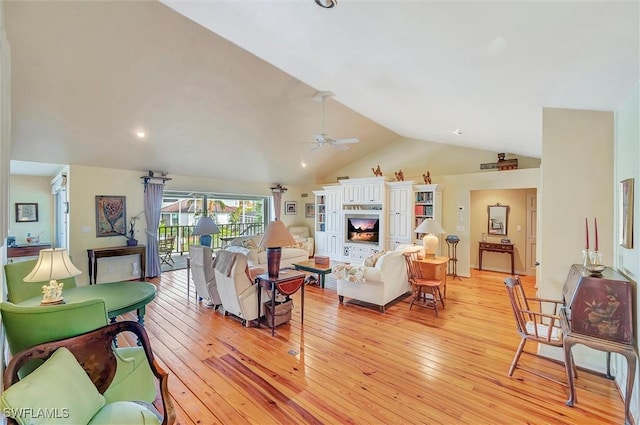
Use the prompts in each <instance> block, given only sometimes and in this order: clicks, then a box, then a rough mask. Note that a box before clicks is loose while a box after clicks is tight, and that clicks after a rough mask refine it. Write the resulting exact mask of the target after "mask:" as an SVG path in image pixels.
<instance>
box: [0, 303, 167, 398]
mask: <svg viewBox="0 0 640 425" xmlns="http://www.w3.org/2000/svg"><path fill="white" fill-rule="evenodd" d="M0 312H1V314H2V326H3V327H4V331H5V335H6V338H7V342H8V343H9V351H10V352H11V354H12V355H15V354H17V353H19V352H21V351H23V350H26V349H28V348H31V347H33V346H35V345H38V344H41V343H45V342H49V341H57V340H60V339H64V338H70V337H73V336H76V335H80V334H83V333H85V332H89V331H93V330H95V329H98V328H101V327H103V326H105V325H107V322H108V320H107V307H106V305H105V302H104V300H103V299H101V298H99V299H93V300H87V301H82V302H77V303H68V304H60V305H51V306H45V307H41V306H33V307H25V306H19V305H15V304H13V303H10V302H3V303H0ZM115 354H116V360H117V364H118V367H117V369H116V375H115V376H114V379H113V380H112V381H111V385H110V386H109V387H108V388H107V389H106V390H105V392H104V396H105V398H106V399H107V401H118V400H126V399H128V398H130V397H134V396H135V399H136V400H144V401H147V402H153V400H154V399H155V397H156V389H155V386H154V383H153V381H152V380H151V379H152V375H151V369H149V366H148V364H147V362H146V358H145V353H144V350H143V349H142V347H123V348H118V349H116V350H115ZM40 363H41V362H39V361H37V360H34V361H30V362H25V363H23V365H22V368H21V369H20V370H19V371H18V372H19V376H21V377H22V376H26V375H28V374H29V373H31V371H33V370H34V369H35V368H36V367H38V366H39V365H40Z"/></svg>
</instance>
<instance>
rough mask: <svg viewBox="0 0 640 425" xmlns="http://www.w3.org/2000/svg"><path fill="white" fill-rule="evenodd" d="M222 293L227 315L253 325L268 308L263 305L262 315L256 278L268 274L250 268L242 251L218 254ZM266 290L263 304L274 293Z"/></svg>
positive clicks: (216, 271)
mask: <svg viewBox="0 0 640 425" xmlns="http://www.w3.org/2000/svg"><path fill="white" fill-rule="evenodd" d="M214 272H215V276H216V282H217V288H218V293H219V294H220V302H221V303H222V308H223V309H224V313H225V315H226V314H232V315H234V316H236V317H238V318H240V319H242V321H243V324H244V325H245V326H247V327H248V326H250V324H251V323H250V322H251V321H252V320H256V319H258V318H259V317H262V315H263V314H264V312H263V309H264V306H263V305H262V306H260V312H259V313H258V292H257V291H258V285H254V278H255V276H257V275H258V274H260V273H264V268H262V267H257V268H252V269H251V270H250V269H249V267H248V265H247V256H246V255H244V254H241V253H238V252H231V251H218V253H217V254H216V260H215V262H214ZM261 290H262V295H261V298H262V301H263V302H268V301H270V300H271V294H270V293H269V292H268V291H265V290H264V289H261Z"/></svg>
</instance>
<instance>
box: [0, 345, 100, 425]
mask: <svg viewBox="0 0 640 425" xmlns="http://www.w3.org/2000/svg"><path fill="white" fill-rule="evenodd" d="M102 406H104V397H103V396H102V394H100V393H99V392H98V390H97V389H96V387H95V385H93V382H91V379H89V376H88V375H87V374H86V372H85V371H84V369H82V366H80V363H78V361H77V360H76V358H75V357H74V355H73V354H72V353H71V352H70V351H69V350H67V349H66V348H64V347H62V348H59V349H57V350H56V352H55V353H53V355H52V356H51V357H49V359H47V361H46V362H44V363H43V364H42V365H41V366H40V367H38V368H37V369H36V370H34V371H33V372H32V373H31V374H29V375H28V376H26V377H25V378H24V379H22V380H20V381H19V382H16V383H15V384H13V385H12V386H11V387H9V389H7V390H6V391H5V392H4V393H3V394H2V407H3V408H4V413H5V414H7V415H8V416H12V415H11V413H15V416H12V417H14V418H15V419H16V420H17V421H18V423H20V424H36V423H37V424H70V423H73V424H86V423H87V422H89V420H91V418H92V417H93V416H94V415H95V414H96V412H97V411H98V410H100V408H102ZM20 413H22V415H20Z"/></svg>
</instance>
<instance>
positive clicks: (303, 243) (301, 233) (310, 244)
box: [288, 226, 316, 257]
mask: <svg viewBox="0 0 640 425" xmlns="http://www.w3.org/2000/svg"><path fill="white" fill-rule="evenodd" d="M288 229H289V233H291V236H293V239H295V240H296V243H297V245H298V246H297V247H298V248H302V249H306V250H307V252H309V257H313V254H314V252H315V248H316V245H315V240H314V239H313V238H312V237H311V236H309V227H308V226H289V227H288Z"/></svg>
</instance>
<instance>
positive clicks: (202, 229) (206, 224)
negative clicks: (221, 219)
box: [193, 217, 220, 236]
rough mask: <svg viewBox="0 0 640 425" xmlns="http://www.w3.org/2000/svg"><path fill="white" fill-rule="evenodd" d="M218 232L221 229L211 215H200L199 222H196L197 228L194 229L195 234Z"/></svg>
mask: <svg viewBox="0 0 640 425" xmlns="http://www.w3.org/2000/svg"><path fill="white" fill-rule="evenodd" d="M216 233H220V230H219V229H218V226H217V225H216V223H215V221H213V219H212V218H211V217H200V220H198V224H196V228H195V229H194V230H193V234H194V235H196V236H198V235H213V234H216Z"/></svg>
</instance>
